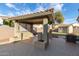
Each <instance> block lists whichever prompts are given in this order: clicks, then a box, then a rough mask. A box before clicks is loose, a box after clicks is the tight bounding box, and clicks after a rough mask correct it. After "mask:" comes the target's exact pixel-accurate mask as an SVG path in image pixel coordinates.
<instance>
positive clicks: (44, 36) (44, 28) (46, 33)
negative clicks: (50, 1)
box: [42, 18, 49, 44]
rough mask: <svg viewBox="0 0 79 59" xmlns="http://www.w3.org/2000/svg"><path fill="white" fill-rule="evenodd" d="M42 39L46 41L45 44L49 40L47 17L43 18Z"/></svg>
mask: <svg viewBox="0 0 79 59" xmlns="http://www.w3.org/2000/svg"><path fill="white" fill-rule="evenodd" d="M42 40H44V41H46V42H47V44H48V43H49V40H48V19H47V18H44V19H43V35H42Z"/></svg>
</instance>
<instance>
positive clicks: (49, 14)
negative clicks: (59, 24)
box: [9, 9, 54, 24]
mask: <svg viewBox="0 0 79 59" xmlns="http://www.w3.org/2000/svg"><path fill="white" fill-rule="evenodd" d="M53 10H54V9H49V10H45V11H40V12H36V13H32V14H26V15H21V16H15V17H11V18H9V19H12V20H15V21H18V22H22V23H30V24H40V23H42V21H43V18H48V19H49V20H50V19H53Z"/></svg>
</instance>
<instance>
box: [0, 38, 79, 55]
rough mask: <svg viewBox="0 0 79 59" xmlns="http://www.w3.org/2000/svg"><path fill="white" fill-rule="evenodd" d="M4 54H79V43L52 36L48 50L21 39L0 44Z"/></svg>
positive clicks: (1, 53) (0, 50)
mask: <svg viewBox="0 0 79 59" xmlns="http://www.w3.org/2000/svg"><path fill="white" fill-rule="evenodd" d="M0 55H2V56H4V55H5V56H79V44H78V43H77V44H73V43H67V42H65V39H61V38H52V39H50V45H49V47H48V49H47V50H43V49H41V48H37V47H34V45H33V43H32V41H31V39H30V41H27V40H25V41H19V42H16V43H11V44H6V45H1V46H0Z"/></svg>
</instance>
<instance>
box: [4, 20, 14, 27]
mask: <svg viewBox="0 0 79 59" xmlns="http://www.w3.org/2000/svg"><path fill="white" fill-rule="evenodd" d="M3 24H4V25H8V26H10V27H13V26H14V23H13V21H12V20H3Z"/></svg>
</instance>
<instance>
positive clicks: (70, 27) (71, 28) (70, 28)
mask: <svg viewBox="0 0 79 59" xmlns="http://www.w3.org/2000/svg"><path fill="white" fill-rule="evenodd" d="M68 33H73V26H72V25H70V26H69V27H68Z"/></svg>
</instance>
